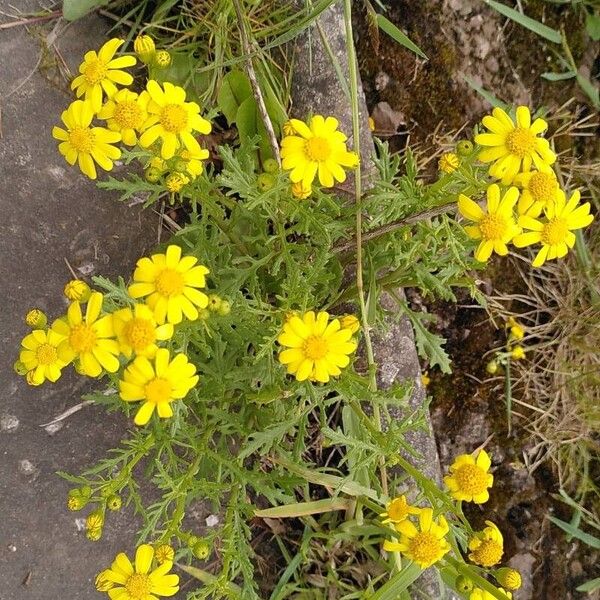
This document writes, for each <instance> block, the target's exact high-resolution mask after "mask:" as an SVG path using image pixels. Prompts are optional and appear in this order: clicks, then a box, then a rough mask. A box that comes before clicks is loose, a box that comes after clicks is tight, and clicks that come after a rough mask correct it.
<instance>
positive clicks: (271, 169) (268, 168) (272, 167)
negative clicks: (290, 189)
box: [263, 158, 279, 173]
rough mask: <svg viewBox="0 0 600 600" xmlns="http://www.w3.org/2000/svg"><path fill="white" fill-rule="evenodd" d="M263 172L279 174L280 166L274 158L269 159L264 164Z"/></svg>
mask: <svg viewBox="0 0 600 600" xmlns="http://www.w3.org/2000/svg"><path fill="white" fill-rule="evenodd" d="M263 171H264V172H265V173H277V171H279V165H278V164H277V161H276V160H275V159H274V158H267V159H266V160H265V161H264V162H263Z"/></svg>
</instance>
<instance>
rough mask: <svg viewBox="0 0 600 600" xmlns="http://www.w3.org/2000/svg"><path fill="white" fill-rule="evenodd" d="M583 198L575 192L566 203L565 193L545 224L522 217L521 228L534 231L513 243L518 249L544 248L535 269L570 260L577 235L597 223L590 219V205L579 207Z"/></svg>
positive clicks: (548, 211) (552, 206) (549, 209)
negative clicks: (564, 259) (559, 260)
mask: <svg viewBox="0 0 600 600" xmlns="http://www.w3.org/2000/svg"><path fill="white" fill-rule="evenodd" d="M579 198H580V194H579V191H575V192H573V195H572V196H571V198H570V199H569V201H568V202H566V198H565V195H564V193H562V192H561V193H560V194H559V196H558V198H557V199H556V200H554V201H550V202H549V203H548V205H547V206H546V208H545V210H544V213H545V215H546V219H547V221H546V222H545V223H544V222H542V221H538V220H537V219H534V218H533V217H530V216H528V215H522V216H520V217H519V225H520V226H521V227H523V229H529V230H530V231H527V232H525V233H522V234H520V235H517V236H516V237H515V239H514V240H513V243H514V245H515V246H517V248H524V247H525V246H530V245H532V244H537V243H541V244H542V248H541V250H540V251H539V252H538V253H537V255H536V257H535V258H534V259H533V262H532V264H533V266H534V267H541V266H542V265H543V264H544V263H545V262H546V261H547V260H553V259H555V258H562V257H563V256H566V255H567V253H568V252H569V248H573V246H574V245H575V234H574V233H573V231H575V230H576V229H581V228H582V227H587V226H588V225H589V224H590V223H591V222H592V221H593V220H594V216H593V215H590V203H589V202H586V203H585V204H582V205H581V206H579Z"/></svg>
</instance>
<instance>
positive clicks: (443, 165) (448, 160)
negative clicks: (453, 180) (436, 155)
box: [438, 152, 460, 174]
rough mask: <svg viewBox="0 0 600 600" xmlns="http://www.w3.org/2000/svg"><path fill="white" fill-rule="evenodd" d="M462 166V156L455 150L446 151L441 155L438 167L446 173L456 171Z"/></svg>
mask: <svg viewBox="0 0 600 600" xmlns="http://www.w3.org/2000/svg"><path fill="white" fill-rule="evenodd" d="M458 167H460V158H458V155H456V154H454V152H446V153H444V154H442V156H440V160H439V161H438V168H439V170H440V171H443V172H444V173H448V174H450V173H454V171H456V169H458Z"/></svg>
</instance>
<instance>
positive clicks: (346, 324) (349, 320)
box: [340, 315, 360, 334]
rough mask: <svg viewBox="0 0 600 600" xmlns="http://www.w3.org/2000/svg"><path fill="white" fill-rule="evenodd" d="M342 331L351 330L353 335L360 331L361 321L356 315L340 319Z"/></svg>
mask: <svg viewBox="0 0 600 600" xmlns="http://www.w3.org/2000/svg"><path fill="white" fill-rule="evenodd" d="M340 325H341V326H342V329H349V330H350V331H351V332H352V333H353V334H354V333H356V332H357V331H358V330H359V329H360V321H359V320H358V319H357V318H356V317H355V316H354V315H344V316H343V317H342V318H341V319H340Z"/></svg>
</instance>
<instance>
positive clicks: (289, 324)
mask: <svg viewBox="0 0 600 600" xmlns="http://www.w3.org/2000/svg"><path fill="white" fill-rule="evenodd" d="M277 341H278V342H279V344H280V345H281V346H284V347H286V349H285V350H282V351H281V352H280V353H279V362H280V363H281V364H283V365H286V366H287V372H288V373H290V374H292V375H295V376H296V379H297V380H298V381H305V380H306V379H309V380H311V381H319V382H321V383H327V382H328V381H329V378H330V377H331V376H333V377H337V376H338V375H339V374H340V373H341V371H340V368H343V367H346V366H348V364H349V362H350V358H349V357H348V355H349V354H351V353H352V352H354V351H355V350H356V346H357V344H356V342H355V341H354V340H353V339H352V331H351V330H350V329H343V328H342V327H341V325H340V321H339V319H333V321H331V323H330V322H329V314H327V313H326V312H319V313H317V314H316V315H315V312H314V311H312V310H311V311H308V312H307V313H304V314H303V315H301V316H298V315H291V316H290V317H289V318H288V320H287V321H286V322H285V323H284V325H283V330H282V332H281V333H280V334H279V337H278V338H277Z"/></svg>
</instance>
